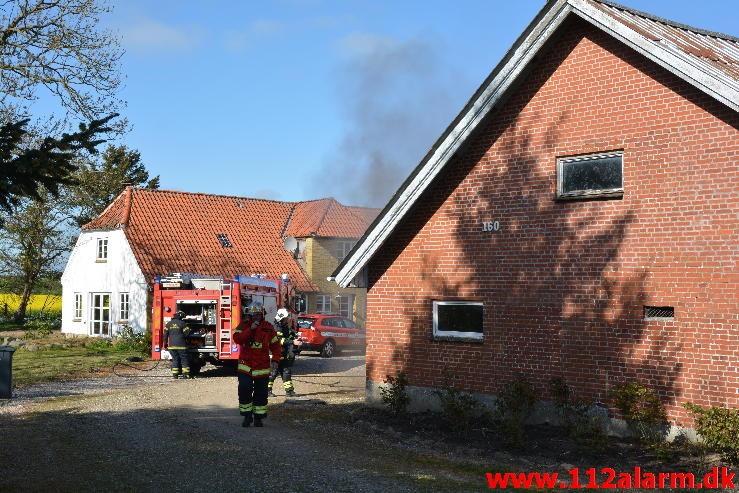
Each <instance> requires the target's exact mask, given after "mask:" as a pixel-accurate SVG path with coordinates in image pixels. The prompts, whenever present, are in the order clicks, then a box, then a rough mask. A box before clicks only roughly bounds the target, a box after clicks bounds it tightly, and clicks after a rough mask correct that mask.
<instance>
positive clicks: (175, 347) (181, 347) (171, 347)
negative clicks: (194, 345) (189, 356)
mask: <svg viewBox="0 0 739 493" xmlns="http://www.w3.org/2000/svg"><path fill="white" fill-rule="evenodd" d="M169 349H187V348H186V347H185V346H169Z"/></svg>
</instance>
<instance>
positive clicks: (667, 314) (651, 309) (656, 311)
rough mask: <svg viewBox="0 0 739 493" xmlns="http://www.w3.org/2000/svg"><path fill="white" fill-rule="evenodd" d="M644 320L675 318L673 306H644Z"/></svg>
mask: <svg viewBox="0 0 739 493" xmlns="http://www.w3.org/2000/svg"><path fill="white" fill-rule="evenodd" d="M644 320H675V307H674V306H645V307H644Z"/></svg>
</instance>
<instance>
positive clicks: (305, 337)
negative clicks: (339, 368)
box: [295, 313, 365, 358]
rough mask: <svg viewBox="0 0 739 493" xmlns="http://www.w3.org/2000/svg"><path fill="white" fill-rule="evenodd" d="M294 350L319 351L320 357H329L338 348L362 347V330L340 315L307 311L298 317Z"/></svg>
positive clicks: (363, 342)
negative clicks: (297, 332)
mask: <svg viewBox="0 0 739 493" xmlns="http://www.w3.org/2000/svg"><path fill="white" fill-rule="evenodd" d="M298 331H299V334H298V338H297V340H296V341H295V342H296V344H295V346H296V350H298V352H302V351H319V352H320V353H321V357H323V358H330V357H332V356H334V355H335V354H336V353H337V352H338V351H339V349H342V348H357V349H364V344H365V335H364V330H363V329H361V328H360V327H358V326H357V325H356V324H355V323H354V322H352V321H351V320H350V319H348V318H346V317H342V316H341V315H335V314H331V313H309V314H306V315H300V316H299V317H298Z"/></svg>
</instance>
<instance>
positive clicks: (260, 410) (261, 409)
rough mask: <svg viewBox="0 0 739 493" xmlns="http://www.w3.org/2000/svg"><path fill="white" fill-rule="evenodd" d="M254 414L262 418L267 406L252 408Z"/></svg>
mask: <svg viewBox="0 0 739 493" xmlns="http://www.w3.org/2000/svg"><path fill="white" fill-rule="evenodd" d="M254 414H256V415H261V416H264V415H265V414H267V406H254Z"/></svg>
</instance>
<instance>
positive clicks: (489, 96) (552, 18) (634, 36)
mask: <svg viewBox="0 0 739 493" xmlns="http://www.w3.org/2000/svg"><path fill="white" fill-rule="evenodd" d="M572 15H574V16H577V17H579V18H582V19H584V20H585V21H587V22H589V23H590V24H592V25H593V26H595V27H597V28H598V29H600V30H602V31H604V32H605V33H607V34H609V35H611V36H613V37H614V38H616V39H618V40H619V41H621V42H623V43H624V44H626V45H628V46H629V47H631V48H632V49H634V50H635V51H637V52H638V53H641V54H642V55H644V56H645V57H647V58H649V59H650V60H652V61H653V62H655V63H656V64H658V65H659V66H661V67H663V68H664V69H666V70H668V71H670V72H671V73H673V74H675V75H677V76H678V77H680V78H681V79H683V80H685V81H686V82H688V83H689V84H691V85H693V86H695V87H696V88H698V89H699V90H700V91H703V92H704V93H706V94H708V95H709V96H711V97H713V98H715V99H716V100H718V101H720V102H721V103H723V104H725V105H726V106H728V107H729V108H731V109H733V110H734V111H739V39H737V38H736V37H734V36H729V35H726V34H720V33H715V32H710V31H705V30H702V29H696V28H693V27H690V26H685V25H682V24H678V23H675V22H672V21H669V20H665V19H661V18H658V17H655V16H652V15H650V14H646V13H644V12H639V11H636V10H633V9H630V8H628V7H624V6H622V5H618V4H615V3H613V2H610V1H605V0H550V1H549V2H547V4H546V5H545V6H544V8H543V9H542V10H541V11H540V12H539V14H538V15H537V16H536V17H535V18H534V20H533V21H532V22H531V24H529V26H528V27H527V28H526V30H525V31H524V32H523V34H521V36H520V37H519V38H518V39H517V40H516V42H515V43H514V45H513V46H512V47H511V49H510V50H508V52H507V53H506V55H505V56H504V57H503V59H502V60H501V61H500V63H499V64H498V65H497V66H496V67H495V69H494V70H493V71H492V72H491V73H490V75H489V76H488V77H487V79H486V80H485V81H484V82H483V84H482V85H481V86H480V88H479V89H478V90H477V92H476V93H475V94H474V95H473V96H472V98H471V99H470V100H469V102H468V103H467V105H465V107H464V108H463V109H462V111H461V112H460V113H459V115H458V116H457V117H456V118H455V120H454V121H453V122H452V123H451V124H450V125H449V126H448V127H447V129H446V130H445V131H444V133H443V134H442V135H441V136H440V137H439V139H438V140H437V141H436V142H435V143H434V145H433V146H432V147H431V149H430V150H429V151H428V153H427V154H426V156H425V157H424V158H423V159H422V160H421V162H420V163H419V164H418V166H416V168H415V169H414V170H413V172H412V173H411V174H410V176H408V178H407V179H406V180H405V182H403V184H402V185H401V186H400V188H399V189H398V191H397V192H395V194H394V195H393V197H392V198H391V199H390V201H389V202H388V204H387V205H386V206H385V208H384V209H383V211H382V212H381V213H380V215H379V216H378V217H377V218H376V219H375V221H374V222H373V223H372V224H371V225H370V227H369V228H368V229H367V231H366V232H365V234H364V236H363V237H362V238H361V239H360V241H359V242H358V243H357V244H356V245H355V247H354V249H353V250H352V251H351V252H350V254H349V255H348V256H347V257H346V258H345V259H344V261H343V262H342V263H341V264H340V265H339V266H338V267H337V269H336V271H335V272H334V274H333V275H334V278H335V280H336V282H337V283H338V284H339V285H341V286H343V287H345V286H347V285H348V284H349V283H350V282H351V281H352V279H353V278H354V277H355V276H356V275H357V274H358V273H359V271H360V270H361V269H362V268H363V267H364V266H365V265H366V263H367V262H368V261H369V260H370V259H371V258H372V257H373V256H374V254H375V253H376V252H377V250H378V249H379V248H380V247H381V246H382V244H383V243H384V242H385V240H386V239H387V238H388V236H389V235H390V234H391V233H392V231H393V230H394V229H395V227H396V226H397V225H398V223H399V222H400V220H401V219H402V218H403V216H404V215H405V214H406V213H407V212H408V210H410V208H411V207H412V206H413V204H414V203H415V202H416V200H418V198H419V197H420V196H421V194H422V193H423V192H424V190H426V188H427V187H428V186H429V185H430V184H431V183H432V182H433V180H434V178H435V177H436V176H437V175H438V174H439V172H440V171H441V170H442V169H443V168H444V166H445V165H446V164H447V163H448V162H449V160H450V159H451V158H452V156H454V154H455V152H456V151H457V150H458V149H459V148H460V146H461V145H462V144H463V143H464V142H465V140H466V139H467V138H468V137H469V136H470V134H471V133H472V132H473V130H474V129H475V128H476V127H477V125H478V124H479V123H480V122H481V121H482V120H483V119H484V118H485V116H486V115H487V114H488V113H489V112H490V111H491V109H492V108H493V107H494V106H495V104H496V103H497V102H498V101H500V100H501V98H502V97H503V96H504V95H505V94H506V92H507V91H508V90H509V89H511V88H512V87H513V85H514V82H515V81H516V80H517V79H518V78H519V76H520V75H521V74H522V73H523V71H524V69H525V68H526V67H527V65H528V64H529V63H531V61H532V60H533V58H534V57H535V56H536V55H537V54H538V53H539V51H540V50H541V49H542V47H543V46H544V44H545V43H546V41H547V40H548V39H550V38H551V36H552V35H553V34H554V33H555V32H556V31H557V30H558V28H559V26H560V25H561V24H562V23H563V22H564V20H565V19H567V18H568V17H569V16H572Z"/></svg>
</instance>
